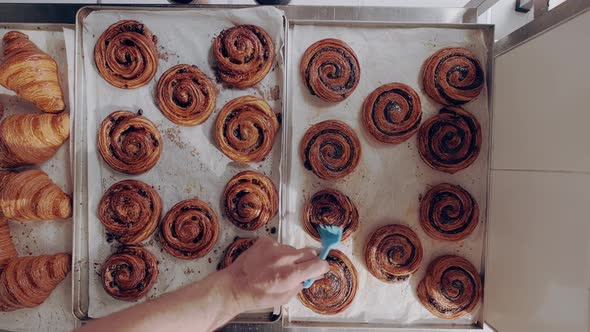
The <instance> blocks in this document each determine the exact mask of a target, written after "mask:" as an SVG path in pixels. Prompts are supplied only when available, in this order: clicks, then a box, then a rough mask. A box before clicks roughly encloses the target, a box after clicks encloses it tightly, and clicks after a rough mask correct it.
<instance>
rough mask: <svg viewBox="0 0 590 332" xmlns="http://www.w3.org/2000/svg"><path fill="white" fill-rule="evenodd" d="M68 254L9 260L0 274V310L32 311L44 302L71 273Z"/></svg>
mask: <svg viewBox="0 0 590 332" xmlns="http://www.w3.org/2000/svg"><path fill="white" fill-rule="evenodd" d="M70 261H71V257H70V255H69V254H57V255H48V256H25V257H18V258H15V259H13V260H11V261H10V262H9V263H8V265H7V266H6V268H5V269H4V270H3V271H2V274H0V311H13V310H17V309H21V308H34V307H36V306H38V305H40V304H41V303H43V302H45V300H47V298H48V297H49V295H51V292H53V290H54V289H55V288H56V287H57V285H59V283H60V282H62V281H63V280H64V279H65V277H66V276H67V275H68V273H69V272H70V268H71V263H70Z"/></svg>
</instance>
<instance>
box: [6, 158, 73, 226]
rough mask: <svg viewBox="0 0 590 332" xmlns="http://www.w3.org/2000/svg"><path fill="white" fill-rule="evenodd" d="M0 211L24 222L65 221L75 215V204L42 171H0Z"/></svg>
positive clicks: (8, 216) (7, 216) (9, 217)
mask: <svg viewBox="0 0 590 332" xmlns="http://www.w3.org/2000/svg"><path fill="white" fill-rule="evenodd" d="M0 210H1V211H2V213H3V214H4V216H5V217H6V218H8V219H14V220H21V221H27V220H52V219H65V218H69V217H70V216H71V215H72V202H71V199H70V196H69V195H67V194H66V193H64V192H63V191H62V190H61V188H60V187H58V186H57V185H56V184H55V183H54V182H53V181H51V179H50V178H49V176H47V174H45V172H43V171H40V170H36V169H32V170H28V171H23V172H20V173H17V172H7V171H0Z"/></svg>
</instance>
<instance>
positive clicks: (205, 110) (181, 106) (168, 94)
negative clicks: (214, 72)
mask: <svg viewBox="0 0 590 332" xmlns="http://www.w3.org/2000/svg"><path fill="white" fill-rule="evenodd" d="M216 99H217V91H216V89H215V84H214V83H213V81H211V79H209V77H207V75H205V74H204V73H203V72H202V71H201V70H200V69H199V68H198V67H197V66H191V65H176V66H174V67H172V68H170V69H168V70H167V71H166V72H165V73H164V74H162V76H161V77H160V79H159V80H158V85H157V86H156V101H157V103H158V107H159V108H160V110H161V111H162V113H163V114H164V116H165V117H166V118H168V120H170V121H172V122H174V123H176V124H178V125H181V126H196V125H198V124H200V123H203V122H204V121H205V120H207V119H208V118H209V116H210V115H211V113H212V112H213V109H215V102H216Z"/></svg>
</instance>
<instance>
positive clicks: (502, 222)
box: [486, 11, 590, 332]
mask: <svg viewBox="0 0 590 332" xmlns="http://www.w3.org/2000/svg"><path fill="white" fill-rule="evenodd" d="M588 32H590V11H588V12H586V13H585V14H582V15H580V16H578V17H576V18H574V19H572V20H571V21H569V22H566V23H565V24H563V25H561V26H558V27H557V28H554V29H553V30H551V31H549V32H546V33H545V34H543V35H541V36H539V37H537V38H535V39H533V40H531V41H529V42H527V43H525V44H523V45H521V46H519V47H517V48H515V49H513V50H511V51H510V52H508V53H506V54H503V55H502V56H500V57H498V58H496V62H495V66H496V70H495V77H494V79H495V84H494V88H495V92H494V115H493V118H494V121H493V137H494V149H493V158H492V160H493V161H492V168H493V169H494V171H493V172H492V184H491V187H492V191H491V202H490V206H491V211H490V212H491V214H490V219H489V235H490V242H489V244H490V250H489V260H488V262H487V263H488V265H487V268H488V270H487V279H486V301H487V303H486V311H487V312H486V319H487V320H488V322H490V323H491V324H492V325H493V326H494V327H496V328H497V329H498V330H499V331H502V332H512V331H514V332H517V331H518V332H521V331H534V332H545V331H546V332H554V331H572V332H578V331H580V332H583V331H589V325H590V324H589V318H588V316H589V312H590V307H589V306H590V213H589V207H590V144H589V143H590V127H589V124H590V106H589V105H590V103H589V101H590V84H589V81H588V80H589V77H590V66H589V65H588V62H587V61H588V59H590V39H588Z"/></svg>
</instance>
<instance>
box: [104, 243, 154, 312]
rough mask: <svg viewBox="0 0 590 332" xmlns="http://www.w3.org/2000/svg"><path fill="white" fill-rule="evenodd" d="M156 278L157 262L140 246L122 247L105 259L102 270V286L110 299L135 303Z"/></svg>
mask: <svg viewBox="0 0 590 332" xmlns="http://www.w3.org/2000/svg"><path fill="white" fill-rule="evenodd" d="M157 278H158V261H157V260H156V257H155V256H154V254H152V253H151V252H150V251H148V250H147V249H145V248H143V247H141V246H123V247H120V248H119V250H117V252H116V253H114V254H112V255H111V256H109V258H107V260H106V261H105V262H104V264H103V268H102V286H103V288H104V290H105V291H106V292H107V293H108V294H109V295H110V296H112V297H114V298H116V299H119V300H124V301H135V300H137V299H139V298H140V297H142V296H144V295H145V294H146V293H147V292H149V290H150V289H151V288H152V286H153V285H154V282H155V281H156V279H157Z"/></svg>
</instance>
